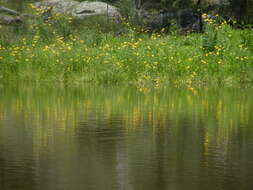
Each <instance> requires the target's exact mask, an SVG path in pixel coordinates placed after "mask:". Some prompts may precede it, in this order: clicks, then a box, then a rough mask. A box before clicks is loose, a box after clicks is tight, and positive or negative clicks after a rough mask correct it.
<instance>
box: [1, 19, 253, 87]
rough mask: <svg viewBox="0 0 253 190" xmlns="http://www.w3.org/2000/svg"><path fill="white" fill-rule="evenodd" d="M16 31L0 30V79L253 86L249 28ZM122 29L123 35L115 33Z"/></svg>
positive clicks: (76, 24)
mask: <svg viewBox="0 0 253 190" xmlns="http://www.w3.org/2000/svg"><path fill="white" fill-rule="evenodd" d="M82 22H83V21H82ZM92 23H97V24H95V25H94V24H92ZM22 27H23V28H22ZM22 27H9V28H6V27H1V28H0V30H1V31H0V32H1V36H0V80H23V81H49V82H67V83H84V82H89V83H112V84H116V83H117V84H123V83H131V84H135V85H139V86H143V85H152V86H156V87H159V86H162V85H168V84H169V85H175V86H178V85H187V86H192V85H206V84H212V85H224V86H231V85H238V84H245V83H247V84H249V83H253V32H252V30H250V29H248V30H246V29H245V30H234V29H232V28H231V27H230V26H228V25H227V24H225V23H223V24H221V25H219V26H218V25H216V24H208V25H207V27H206V33H204V34H194V33H192V34H187V35H177V34H176V33H173V34H163V33H162V34H152V35H150V34H147V33H145V32H139V31H140V30H139V29H135V28H133V27H131V26H129V24H128V23H123V24H121V25H117V24H116V25H115V24H108V23H106V21H103V19H98V20H96V22H94V21H90V20H89V21H85V23H81V21H76V20H72V19H71V18H68V17H58V18H54V19H52V20H50V21H48V22H44V21H42V20H37V21H36V22H34V23H25V24H24V26H22ZM122 27H124V28H125V30H126V31H127V32H126V33H125V34H123V35H115V34H116V33H117V32H115V31H118V30H119V29H120V28H122Z"/></svg>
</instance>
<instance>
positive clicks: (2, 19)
mask: <svg viewBox="0 0 253 190" xmlns="http://www.w3.org/2000/svg"><path fill="white" fill-rule="evenodd" d="M22 22H23V19H22V18H21V16H20V14H19V13H18V12H16V11H14V10H12V9H9V8H6V7H3V6H0V24H1V25H3V24H4V25H10V24H19V23H22Z"/></svg>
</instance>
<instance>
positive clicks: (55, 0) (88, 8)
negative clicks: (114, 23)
mask: <svg viewBox="0 0 253 190" xmlns="http://www.w3.org/2000/svg"><path fill="white" fill-rule="evenodd" d="M34 5H35V6H37V7H39V8H42V9H47V10H48V9H51V12H52V13H53V14H55V13H60V14H69V15H71V16H74V17H77V18H81V19H83V18H87V17H91V16H105V17H109V18H111V19H119V18H120V13H119V11H118V9H117V8H116V7H114V6H111V5H109V4H107V3H104V2H90V1H84V2H78V1H66V0H65V1H63V0H51V1H43V2H37V3H34Z"/></svg>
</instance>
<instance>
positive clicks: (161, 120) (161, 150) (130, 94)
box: [0, 83, 253, 190]
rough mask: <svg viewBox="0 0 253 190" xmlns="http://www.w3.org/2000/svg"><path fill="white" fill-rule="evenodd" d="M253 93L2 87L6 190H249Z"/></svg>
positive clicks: (1, 179) (0, 159)
mask: <svg viewBox="0 0 253 190" xmlns="http://www.w3.org/2000/svg"><path fill="white" fill-rule="evenodd" d="M252 93H253V90H250V89H248V90H245V89H232V88H228V89H205V88H203V89H177V88H166V89H153V90H152V89H147V88H146V89H137V88H133V87H127V86H124V87H117V86H107V87H105V86H94V85H92V86H88V85H86V86H82V87H80V86H79V87H65V86H61V85H57V86H50V85H36V84H10V83H9V84H1V85H0V189H1V190H83V189H89V190H98V189H108V190H121V189H124V190H125V189H126V190H139V189H140V190H143V189H145V190H154V189H159V190H165V189H166V190H203V189H205V190H251V189H252V188H253V99H252Z"/></svg>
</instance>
